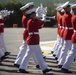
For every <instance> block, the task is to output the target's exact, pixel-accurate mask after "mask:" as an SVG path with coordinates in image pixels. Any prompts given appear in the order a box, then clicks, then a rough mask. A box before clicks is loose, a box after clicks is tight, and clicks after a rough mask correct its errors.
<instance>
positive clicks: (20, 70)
mask: <svg viewBox="0 0 76 75" xmlns="http://www.w3.org/2000/svg"><path fill="white" fill-rule="evenodd" d="M19 72H21V73H29V72H28V71H26V70H24V69H19Z"/></svg>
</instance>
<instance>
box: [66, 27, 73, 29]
mask: <svg viewBox="0 0 76 75" xmlns="http://www.w3.org/2000/svg"><path fill="white" fill-rule="evenodd" d="M65 29H69V30H72V29H73V28H72V27H65Z"/></svg>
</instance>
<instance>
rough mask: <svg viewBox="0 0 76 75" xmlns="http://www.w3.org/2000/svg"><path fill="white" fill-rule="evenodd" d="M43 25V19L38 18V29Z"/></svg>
mask: <svg viewBox="0 0 76 75" xmlns="http://www.w3.org/2000/svg"><path fill="white" fill-rule="evenodd" d="M43 25H44V21H41V20H38V29H41V28H42V27H43Z"/></svg>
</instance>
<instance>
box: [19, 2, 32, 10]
mask: <svg viewBox="0 0 76 75" xmlns="http://www.w3.org/2000/svg"><path fill="white" fill-rule="evenodd" d="M31 5H33V2H30V3H27V4H25V5H24V6H22V7H21V8H20V10H21V11H22V10H25V9H26V8H29V6H31Z"/></svg>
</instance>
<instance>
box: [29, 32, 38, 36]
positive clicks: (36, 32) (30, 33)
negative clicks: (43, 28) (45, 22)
mask: <svg viewBox="0 0 76 75" xmlns="http://www.w3.org/2000/svg"><path fill="white" fill-rule="evenodd" d="M32 34H39V33H38V32H30V33H29V35H32Z"/></svg>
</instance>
